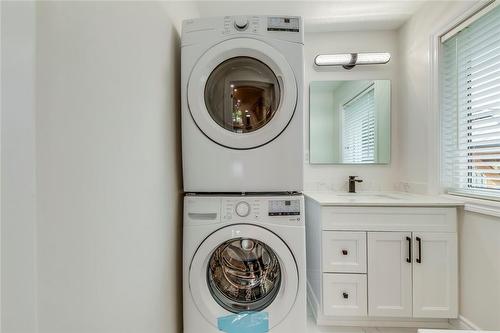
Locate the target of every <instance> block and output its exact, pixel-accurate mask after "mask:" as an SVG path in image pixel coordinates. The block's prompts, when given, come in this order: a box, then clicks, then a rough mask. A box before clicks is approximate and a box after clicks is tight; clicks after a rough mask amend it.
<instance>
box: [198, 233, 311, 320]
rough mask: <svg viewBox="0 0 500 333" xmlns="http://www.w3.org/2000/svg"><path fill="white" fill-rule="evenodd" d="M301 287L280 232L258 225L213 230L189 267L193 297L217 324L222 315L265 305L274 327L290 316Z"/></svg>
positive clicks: (205, 314)
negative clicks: (278, 234) (276, 232)
mask: <svg viewBox="0 0 500 333" xmlns="http://www.w3.org/2000/svg"><path fill="white" fill-rule="evenodd" d="M301 278H305V277H301ZM298 291H299V273H298V269H297V263H296V262H295V258H294V257H293V255H292V252H291V251H290V249H289V248H288V246H287V245H286V244H285V243H284V242H283V240H282V239H281V238H279V237H278V236H277V235H276V234H274V233H273V232H271V231H270V230H268V229H266V228H262V227H259V226H256V225H249V224H234V225H229V226H226V227H222V228H220V229H218V230H216V231H214V232H213V233H212V234H210V235H209V236H208V237H206V238H205V239H204V240H203V241H202V243H201V244H200V245H199V247H198V248H197V249H196V251H195V253H194V255H193V257H192V260H191V264H190V266H189V292H190V294H191V301H192V302H193V303H194V304H195V306H196V308H197V309H198V311H200V313H201V314H202V315H203V317H204V318H205V319H206V320H207V322H208V323H210V324H211V325H213V326H214V327H217V318H219V317H221V316H225V315H228V314H230V313H239V312H241V311H245V310H247V309H248V310H253V311H258V310H262V309H265V311H266V312H268V313H269V317H270V318H273V319H272V321H271V322H270V327H269V328H270V329H271V328H273V327H275V326H276V325H279V323H281V322H282V321H283V320H284V319H285V318H286V317H287V315H288V314H289V312H290V310H291V309H292V307H293V305H294V303H295V300H296V298H297V294H298Z"/></svg>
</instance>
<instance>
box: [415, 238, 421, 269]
mask: <svg viewBox="0 0 500 333" xmlns="http://www.w3.org/2000/svg"><path fill="white" fill-rule="evenodd" d="M416 240H417V243H418V258H417V259H416V260H415V261H416V262H417V263H419V264H421V263H422V238H420V237H417V238H416Z"/></svg>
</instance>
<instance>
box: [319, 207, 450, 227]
mask: <svg viewBox="0 0 500 333" xmlns="http://www.w3.org/2000/svg"><path fill="white" fill-rule="evenodd" d="M321 222H322V229H323V230H349V231H352V230H364V231H421V232H424V231H429V232H431V231H432V232H456V231H457V209H456V208H450V207H431V208H429V207H323V208H322V209H321Z"/></svg>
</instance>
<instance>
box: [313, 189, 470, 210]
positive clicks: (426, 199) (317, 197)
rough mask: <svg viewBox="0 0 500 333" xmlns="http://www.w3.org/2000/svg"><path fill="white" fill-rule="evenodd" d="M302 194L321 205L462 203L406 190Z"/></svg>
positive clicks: (438, 205)
mask: <svg viewBox="0 0 500 333" xmlns="http://www.w3.org/2000/svg"><path fill="white" fill-rule="evenodd" d="M304 195H305V196H307V197H308V198H310V199H312V200H314V201H316V202H318V203H319V204H320V205H322V206H393V207H394V206H400V207H405V206H406V207H408V206H409V207H418V206H421V207H454V206H463V205H464V202H463V201H460V200H458V199H457V200H454V199H450V198H448V197H444V196H439V195H420V194H412V193H406V192H357V193H347V192H332V191H305V192H304Z"/></svg>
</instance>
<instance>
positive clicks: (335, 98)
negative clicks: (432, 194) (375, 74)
mask: <svg viewBox="0 0 500 333" xmlns="http://www.w3.org/2000/svg"><path fill="white" fill-rule="evenodd" d="M390 155H391V82H390V80H354V81H314V82H311V85H310V90H309V162H310V163H311V164H388V163H389V162H390V158H391V156H390Z"/></svg>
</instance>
